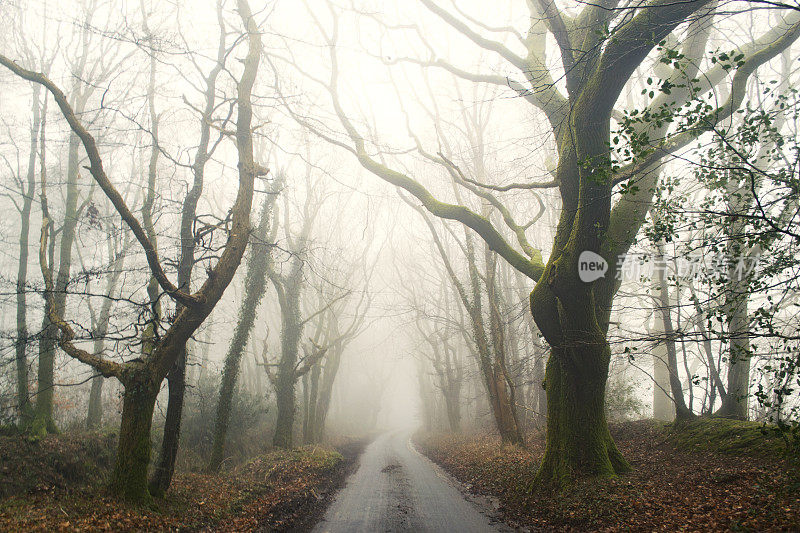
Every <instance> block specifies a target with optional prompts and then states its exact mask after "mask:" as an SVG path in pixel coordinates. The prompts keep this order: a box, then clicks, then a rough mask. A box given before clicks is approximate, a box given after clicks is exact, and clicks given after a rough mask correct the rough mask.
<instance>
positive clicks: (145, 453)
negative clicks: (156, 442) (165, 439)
mask: <svg viewBox="0 0 800 533" xmlns="http://www.w3.org/2000/svg"><path fill="white" fill-rule="evenodd" d="M139 373H144V372H142V371H139ZM124 387H125V390H124V393H123V400H122V423H121V426H120V430H119V443H118V446H117V460H116V463H115V465H114V471H113V472H112V474H111V490H112V491H113V492H114V493H115V494H117V495H120V496H122V497H123V498H125V499H126V500H127V501H130V502H134V503H149V502H150V501H152V496H151V495H150V491H149V490H148V486H147V467H148V466H149V464H150V427H151V424H152V420H153V408H154V407H155V403H156V396H158V388H159V387H158V385H157V384H155V383H153V382H152V380H151V379H150V376H149V372H148V373H147V375H146V376H142V375H138V376H133V378H132V379H131V381H130V382H129V383H126V384H124Z"/></svg>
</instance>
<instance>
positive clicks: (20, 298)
mask: <svg viewBox="0 0 800 533" xmlns="http://www.w3.org/2000/svg"><path fill="white" fill-rule="evenodd" d="M41 90H42V87H41V85H38V84H34V86H33V122H32V123H31V145H30V152H29V153H28V173H27V187H26V188H24V189H23V190H21V191H20V192H21V193H22V209H21V210H20V227H19V259H18V261H17V295H16V296H17V338H16V343H15V351H16V354H15V356H16V366H17V416H18V417H19V427H21V428H23V429H25V428H27V426H28V424H29V423H30V421H31V417H32V414H33V413H32V410H31V404H30V398H29V397H28V355H27V349H28V304H27V301H26V296H27V293H26V291H27V287H26V285H27V283H28V239H29V236H30V227H31V210H32V206H33V196H34V188H35V186H36V151H37V146H39V143H38V136H39V129H40V128H42V144H44V126H43V121H42V118H41V117H42V113H41V108H40V107H39V95H40V93H41Z"/></svg>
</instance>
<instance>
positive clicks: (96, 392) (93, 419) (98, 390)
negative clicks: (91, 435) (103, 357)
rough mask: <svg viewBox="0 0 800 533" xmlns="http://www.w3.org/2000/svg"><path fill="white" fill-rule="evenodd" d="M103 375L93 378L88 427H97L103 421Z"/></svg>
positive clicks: (87, 417) (87, 416)
mask: <svg viewBox="0 0 800 533" xmlns="http://www.w3.org/2000/svg"><path fill="white" fill-rule="evenodd" d="M103 381H104V378H103V376H95V377H94V378H92V388H91V390H90V391H89V413H88V414H87V415H86V428H87V429H90V430H92V429H97V428H99V427H100V425H101V424H102V422H103Z"/></svg>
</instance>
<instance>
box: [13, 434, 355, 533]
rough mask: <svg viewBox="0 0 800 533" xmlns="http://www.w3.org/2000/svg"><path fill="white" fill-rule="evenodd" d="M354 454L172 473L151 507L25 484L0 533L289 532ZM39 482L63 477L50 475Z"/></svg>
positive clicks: (322, 451)
mask: <svg viewBox="0 0 800 533" xmlns="http://www.w3.org/2000/svg"><path fill="white" fill-rule="evenodd" d="M59 438H65V437H59ZM54 439H57V438H56V437H54ZM358 449H360V448H359V447H355V448H353V449H352V450H350V451H349V452H348V453H347V454H346V458H343V457H342V455H340V454H339V453H338V452H337V451H335V450H333V449H330V448H324V447H321V446H318V447H313V448H311V447H306V448H300V449H295V450H276V451H273V452H270V453H267V454H264V455H261V456H258V457H257V458H255V459H254V460H253V461H251V462H250V463H247V464H245V465H243V466H241V467H239V468H237V469H235V470H234V471H232V472H229V473H227V474H225V475H207V474H198V473H184V474H177V475H176V476H175V478H174V480H173V485H172V487H171V489H170V491H169V493H168V495H167V498H166V499H163V500H156V502H155V506H154V507H153V508H141V507H134V506H131V505H128V504H126V503H124V502H121V501H118V500H116V499H115V498H113V497H111V496H110V495H108V494H106V493H105V491H104V490H103V489H102V486H101V485H97V484H85V483H72V484H69V483H61V484H58V486H56V485H53V484H50V485H47V486H44V487H43V486H42V485H41V484H39V485H35V486H33V487H29V486H26V487H25V488H23V489H22V490H19V491H15V494H14V495H13V496H10V497H7V498H5V499H3V500H0V530H2V531H48V532H49V531H178V530H180V531H197V530H203V531H243V530H253V529H259V530H272V531H284V530H287V529H294V528H296V527H298V526H300V525H302V524H305V523H307V522H308V521H312V522H313V520H314V519H315V518H316V517H317V516H318V515H319V514H321V512H322V511H323V510H324V507H325V505H326V503H327V498H328V497H329V496H330V495H331V494H332V493H333V492H334V491H335V490H336V488H338V486H339V485H340V484H341V483H342V482H343V480H344V477H345V474H346V473H347V470H348V468H349V465H350V464H352V463H353V462H354V460H355V458H356V457H357V455H358ZM67 450H68V451H72V452H74V451H75V450H74V449H72V448H70V447H67ZM17 459H18V460H23V459H24V458H17ZM44 477H45V478H48V479H49V478H50V477H54V478H58V479H60V478H59V477H58V476H57V475H56V474H54V473H50V474H49V477H48V476H44Z"/></svg>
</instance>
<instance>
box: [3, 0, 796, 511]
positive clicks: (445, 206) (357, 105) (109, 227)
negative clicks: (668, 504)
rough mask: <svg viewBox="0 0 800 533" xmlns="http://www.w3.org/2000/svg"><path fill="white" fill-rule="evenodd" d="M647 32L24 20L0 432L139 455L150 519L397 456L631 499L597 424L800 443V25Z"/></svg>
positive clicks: (532, 15)
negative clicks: (383, 454) (281, 461)
mask: <svg viewBox="0 0 800 533" xmlns="http://www.w3.org/2000/svg"><path fill="white" fill-rule="evenodd" d="M656 3H658V2H656ZM606 4H607V5H606ZM658 4H659V5H658V6H656V7H653V6H650V7H647V6H645V7H642V5H639V4H637V3H631V2H601V3H600V4H598V5H594V4H591V3H589V4H587V3H585V2H572V1H566V0H564V1H561V0H559V1H557V2H553V3H548V2H546V1H542V2H521V1H511V0H508V1H502V2H495V3H486V2H477V1H471V0H470V1H467V2H447V1H444V2H434V1H433V0H420V1H419V2H408V1H401V0H397V1H388V0H387V1H370V0H351V1H334V0H307V1H303V2H290V1H283V0H278V1H274V2H265V1H262V0H249V1H248V0H219V2H216V1H212V0H208V1H206V0H203V1H192V2H188V1H185V0H171V1H169V2H156V1H151V0H139V1H126V2H109V1H105V0H69V1H65V2H47V1H45V0H31V1H23V0H11V1H5V2H0V22H2V25H3V27H4V28H6V31H4V33H3V35H2V36H0V56H1V57H0V59H2V61H0V62H1V63H2V67H0V83H1V84H2V85H3V91H2V92H1V93H0V120H2V127H1V128H0V157H1V158H2V170H1V172H2V178H0V179H2V197H0V205H2V209H3V212H4V213H5V215H4V216H3V217H2V222H1V223H0V239H2V243H3V246H2V250H0V284H1V285H0V329H1V330H2V344H0V421H2V422H3V424H7V425H9V426H13V427H15V428H18V429H19V430H20V431H23V432H29V433H30V434H34V435H38V436H39V437H43V436H44V435H47V434H56V433H57V432H67V433H70V432H80V431H84V430H86V429H87V428H88V429H89V430H92V431H98V430H101V431H102V430H109V431H113V432H118V433H119V438H118V440H119V444H118V451H117V452H116V453H117V455H116V457H117V463H116V466H115V470H114V473H113V474H112V478H111V480H112V486H113V487H116V489H115V490H116V491H117V492H118V493H121V494H123V495H124V496H125V497H127V498H129V499H134V500H136V499H139V498H142V497H145V499H146V495H145V496H143V494H145V493H147V489H146V488H145V489H142V488H141V487H144V486H145V485H144V483H145V481H146V478H147V476H148V475H150V476H152V477H151V485H150V492H152V493H153V494H159V493H160V494H163V493H164V492H165V491H166V490H167V489H168V488H169V487H170V482H171V479H172V476H173V473H174V472H175V471H178V472H185V471H197V470H205V471H208V472H217V471H219V470H220V469H223V470H225V469H230V468H233V467H234V466H236V465H240V464H244V463H246V462H247V461H249V460H251V459H252V458H253V457H254V456H255V455H256V454H258V453H263V452H265V451H267V450H271V449H273V448H295V447H299V446H302V445H306V444H314V445H316V444H319V443H326V444H329V445H337V444H339V443H341V442H342V441H345V440H347V439H369V438H373V437H375V436H376V435H385V434H387V433H391V432H397V431H400V430H402V431H405V432H409V434H411V433H414V432H416V433H417V434H425V435H434V434H442V433H448V434H449V433H452V434H458V435H468V436H475V435H477V436H479V438H483V437H485V438H491V439H494V438H496V439H498V441H499V442H502V443H504V444H513V445H516V446H520V447H524V446H525V445H526V443H529V442H538V441H537V440H536V439H546V443H547V447H546V452H545V455H544V459H543V461H542V467H541V470H539V473H538V474H537V475H536V479H537V480H539V481H542V483H544V482H551V481H552V482H559V483H561V482H562V481H563V480H564V479H566V478H571V477H572V476H573V475H574V476H577V477H581V476H582V475H584V474H590V475H594V474H598V473H599V474H602V475H608V476H613V475H616V474H620V473H623V472H624V471H627V470H626V469H627V463H626V462H625V459H624V458H623V457H622V454H621V453H620V452H619V450H617V448H616V446H615V444H614V440H613V439H612V437H611V434H610V433H609V431H608V423H609V422H611V423H612V424H614V423H622V422H630V421H632V420H639V419H657V420H659V421H664V422H671V421H673V420H676V419H677V420H679V421H681V420H695V419H697V418H698V417H700V418H710V417H723V418H733V419H737V420H744V421H747V420H750V421H757V422H760V423H762V424H766V425H770V427H771V426H772V425H776V427H780V428H784V429H785V428H792V427H794V428H796V424H797V420H798V408H800V397H798V392H797V391H798V389H797V386H798V385H800V381H798V359H797V354H798V346H797V341H798V338H799V337H798V334H797V331H798V329H797V328H798V318H797V317H798V316H799V315H798V313H797V301H798V300H797V296H798V294H800V293H798V285H797V280H798V275H797V274H798V266H799V265H798V261H797V257H799V256H798V255H797V246H798V244H800V240H799V239H798V229H797V228H798V215H800V208H798V186H797V179H798V178H797V171H796V163H797V153H798V152H797V141H796V131H797V129H796V128H797V126H798V123H797V118H798V115H797V110H798V107H797V105H798V102H797V95H796V91H795V88H796V82H797V45H796V44H795V40H796V39H797V36H798V34H800V22H798V20H800V19H798V10H797V9H796V7H792V6H784V5H772V4H767V3H760V2H753V3H750V2H728V3H725V2H712V3H704V2H688V3H685V4H686V7H683V8H680V7H676V6H674V5H666V4H665V3H658ZM661 4H664V5H661ZM695 4H697V5H695ZM701 4H702V5H701ZM681 9H684V10H685V12H683V11H680V10H681ZM648 10H650V11H648ZM648 13H655V14H653V15H652V16H653V19H652V20H650V19H647V16H649V15H648ZM658 17H662V18H658ZM570 43H571V44H570ZM584 254H589V255H584ZM585 258H590V259H591V261H593V262H594V263H592V264H591V265H590V264H589V262H586V261H588V259H585ZM595 268H596V269H595ZM590 269H591V272H590V271H589V270H590ZM595 273H596V275H594V274H595ZM587 276H589V277H587ZM151 405H152V412H150V413H148V412H147V411H148V410H151V409H150V406H151ZM151 420H152V427H151ZM403 434H405V433H403ZM409 442H410V441H409ZM126 443H127V444H126ZM579 443H580V444H579ZM143 448H146V449H147V450H148V451H147V454H146V455H147V456H146V457H143V456H142V455H141V453H139V452H136V450H141V449H143ZM543 449H544V448H543ZM596 450H601V451H596ZM562 459H563V460H562ZM126 461H128V462H127V463H126ZM120 465H122V466H120ZM587 465H594V466H587ZM598 465H599V466H598ZM584 470H586V471H584ZM534 474H535V473H532V474H531V478H533V475H534ZM137 476H138V477H137ZM537 482H538V481H537ZM115 483H116V484H115ZM120 487H123V488H120ZM131 487H133V488H131ZM156 488H158V489H159V490H160V492H158V491H157V490H156ZM137 491H138V492H137ZM142 491H143V492H142ZM147 494H150V493H147Z"/></svg>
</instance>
